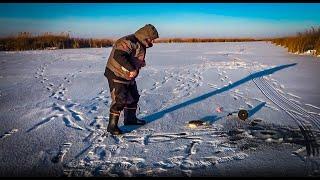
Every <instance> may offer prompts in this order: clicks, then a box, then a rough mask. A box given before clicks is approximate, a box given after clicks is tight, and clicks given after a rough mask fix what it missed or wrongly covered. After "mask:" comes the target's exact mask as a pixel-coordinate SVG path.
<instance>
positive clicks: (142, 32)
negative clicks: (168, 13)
mask: <svg viewBox="0 0 320 180" xmlns="http://www.w3.org/2000/svg"><path fill="white" fill-rule="evenodd" d="M134 35H135V36H136V38H137V39H138V40H139V41H140V42H141V43H142V44H143V45H144V46H146V47H148V43H147V42H146V39H148V38H149V39H151V40H154V39H157V38H159V34H158V31H157V29H156V28H155V27H154V26H153V25H151V24H146V25H145V26H144V27H142V28H140V29H139V30H137V31H136V32H135V33H134Z"/></svg>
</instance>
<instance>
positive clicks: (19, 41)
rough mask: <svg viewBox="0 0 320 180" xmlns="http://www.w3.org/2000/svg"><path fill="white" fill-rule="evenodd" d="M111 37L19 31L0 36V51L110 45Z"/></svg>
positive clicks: (111, 42)
mask: <svg viewBox="0 0 320 180" xmlns="http://www.w3.org/2000/svg"><path fill="white" fill-rule="evenodd" d="M112 44H113V40H111V39H92V38H87V39H86V38H74V37H70V35H69V34H68V33H60V34H53V33H48V32H47V33H44V34H41V35H36V36H35V35H32V34H31V33H29V32H21V33H19V34H18V35H15V36H9V37H3V38H0V51H23V50H42V49H70V48H101V47H110V46H112Z"/></svg>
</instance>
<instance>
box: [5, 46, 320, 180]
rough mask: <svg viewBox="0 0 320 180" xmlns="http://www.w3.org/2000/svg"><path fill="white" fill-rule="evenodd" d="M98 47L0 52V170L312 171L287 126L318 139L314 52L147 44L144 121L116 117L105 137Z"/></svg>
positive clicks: (105, 98) (306, 147)
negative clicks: (115, 130) (118, 132)
mask: <svg viewBox="0 0 320 180" xmlns="http://www.w3.org/2000/svg"><path fill="white" fill-rule="evenodd" d="M110 50H111V49H110V48H96V49H94V48H93V49H66V50H41V51H24V52H10V53H8V52H0V63H1V66H0V69H1V70H0V82H1V83H0V102H1V106H0V118H1V126H0V137H1V138H0V144H1V148H0V159H1V161H0V175H1V176H23V175H40V176H46V175H52V176H62V175H66V176H272V175H276V176H310V175H316V174H315V173H316V172H317V171H318V169H314V167H316V166H310V165H309V164H308V163H310V162H311V160H312V162H313V163H314V162H315V163H318V162H319V160H317V159H315V158H313V159H312V158H310V157H309V156H307V154H308V152H311V153H312V150H314V147H315V145H314V144H312V143H311V144H306V143H303V142H304V136H303V134H302V133H301V132H300V130H299V127H298V125H299V123H306V124H304V126H303V127H304V130H306V132H309V130H310V129H311V130H313V131H314V134H313V135H312V133H311V134H309V136H310V138H317V137H318V135H317V134H316V132H319V127H318V125H320V124H319V117H320V116H319V114H320V112H319V107H320V94H319V92H320V91H319V89H320V87H319V84H320V83H319V78H318V77H319V73H320V71H319V68H320V61H319V60H318V59H319V58H316V57H311V56H299V55H293V54H289V53H287V52H286V49H284V48H282V47H278V46H275V45H272V44H270V43H268V42H241V43H237V42H235V43H194V44H192V43H169V44H155V45H154V47H153V48H150V49H148V52H147V55H146V64H147V66H146V67H144V68H143V69H142V70H141V71H140V74H139V76H138V78H137V79H136V81H137V85H138V89H139V93H140V95H141V97H140V101H139V112H138V117H139V118H143V119H145V120H146V121H147V122H148V124H146V125H145V126H142V127H137V126H132V127H126V126H123V114H121V116H120V122H119V126H120V127H121V128H123V129H124V130H126V131H127V133H126V134H124V135H122V136H111V135H110V134H104V132H105V130H106V127H107V124H108V119H109V114H108V113H109V107H110V104H111V97H110V92H109V87H108V84H107V79H106V78H105V77H104V75H103V73H104V68H105V65H106V60H107V58H108V56H109V53H110ZM217 109H219V111H217ZM240 109H246V110H248V112H249V118H248V119H247V120H246V121H241V120H239V118H238V117H237V112H238V110H240ZM200 119H201V120H203V121H204V122H206V123H205V125H203V126H199V127H197V128H194V129H191V128H189V127H188V122H189V121H191V120H200ZM300 125H301V124H300ZM307 135H308V134H307ZM311 135H312V136H311ZM274 167H277V168H274ZM318 167H319V166H318Z"/></svg>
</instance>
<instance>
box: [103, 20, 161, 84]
mask: <svg viewBox="0 0 320 180" xmlns="http://www.w3.org/2000/svg"><path fill="white" fill-rule="evenodd" d="M158 37H159V35H158V32H157V30H156V29H155V27H154V26H152V25H151V24H147V25H145V26H144V27H142V28H141V29H139V30H138V31H136V32H135V33H134V34H131V35H128V36H125V37H122V38H120V39H118V40H117V41H116V42H115V43H114V45H113V48H112V50H111V53H110V56H109V59H108V62H107V66H106V71H107V68H108V69H110V70H111V71H112V72H113V73H114V74H115V75H116V76H117V77H120V78H123V79H126V80H133V79H132V78H129V71H133V70H137V71H138V72H139V70H140V69H141V68H142V67H144V66H145V65H146V63H145V55H146V48H148V47H149V45H148V44H147V42H146V39H147V38H150V39H152V40H153V39H156V38H158ZM106 71H105V76H106Z"/></svg>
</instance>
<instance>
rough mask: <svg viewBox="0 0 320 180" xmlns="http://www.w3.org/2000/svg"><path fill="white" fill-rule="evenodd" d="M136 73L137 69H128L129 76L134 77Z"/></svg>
mask: <svg viewBox="0 0 320 180" xmlns="http://www.w3.org/2000/svg"><path fill="white" fill-rule="evenodd" d="M137 74H138V72H137V70H134V71H130V72H129V77H130V78H135V77H136V76H137Z"/></svg>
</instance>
